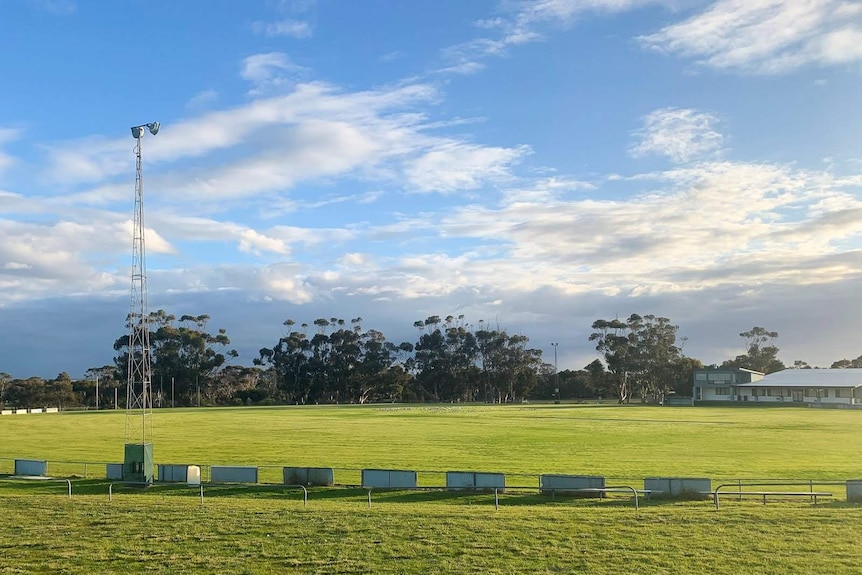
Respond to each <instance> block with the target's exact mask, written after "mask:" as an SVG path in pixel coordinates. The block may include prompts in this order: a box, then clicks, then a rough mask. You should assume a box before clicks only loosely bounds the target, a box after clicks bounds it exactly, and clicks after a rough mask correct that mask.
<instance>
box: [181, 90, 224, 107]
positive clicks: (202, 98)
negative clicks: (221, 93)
mask: <svg viewBox="0 0 862 575" xmlns="http://www.w3.org/2000/svg"><path fill="white" fill-rule="evenodd" d="M217 100H218V92H216V91H215V90H212V89H210V90H204V91H202V92H198V93H197V94H195V95H194V96H192V98H191V99H190V100H189V101H188V103H187V104H186V108H188V109H191V110H199V109H201V108H207V107H209V106H211V105H213V104H214V103H215V102H216V101H217Z"/></svg>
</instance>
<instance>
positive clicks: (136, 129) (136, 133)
mask: <svg viewBox="0 0 862 575" xmlns="http://www.w3.org/2000/svg"><path fill="white" fill-rule="evenodd" d="M141 128H143V126H133V127H132V137H133V138H135V139H136V140H137V139H138V138H140V137H141V136H143V135H144V134H143V132H144V131H143V130H142V129H141Z"/></svg>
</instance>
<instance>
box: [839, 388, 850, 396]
mask: <svg viewBox="0 0 862 575" xmlns="http://www.w3.org/2000/svg"><path fill="white" fill-rule="evenodd" d="M848 391H850V390H849V389H841V388H840V387H836V388H835V397H850V394H849V393H847V392H848Z"/></svg>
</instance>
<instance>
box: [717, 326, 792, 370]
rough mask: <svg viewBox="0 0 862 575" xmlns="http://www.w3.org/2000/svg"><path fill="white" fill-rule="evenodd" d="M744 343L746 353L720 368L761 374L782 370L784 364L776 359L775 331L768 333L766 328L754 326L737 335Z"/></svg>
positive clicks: (776, 337)
mask: <svg viewBox="0 0 862 575" xmlns="http://www.w3.org/2000/svg"><path fill="white" fill-rule="evenodd" d="M739 337H741V338H742V339H743V341H745V349H746V353H745V354H743V355H737V356H736V358H734V359H729V360H727V361H725V362H724V363H722V364H721V366H722V367H737V368H744V369H750V370H753V371H759V372H761V373H774V372H776V371H781V370H782V369H784V367H785V366H784V363H782V362H781V360H779V359H778V346H776V345H775V340H776V339H778V332H777V331H769V330H767V329H766V328H763V327H758V326H754V327H753V328H751V330H749V331H744V332H742V333H740V334H739Z"/></svg>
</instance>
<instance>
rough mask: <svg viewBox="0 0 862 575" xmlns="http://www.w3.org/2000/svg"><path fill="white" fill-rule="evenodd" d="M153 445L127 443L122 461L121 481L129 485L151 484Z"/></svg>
mask: <svg viewBox="0 0 862 575" xmlns="http://www.w3.org/2000/svg"><path fill="white" fill-rule="evenodd" d="M153 467H154V466H153V444H152V443H127V444H126V456H125V458H124V459H123V481H128V482H130V483H152V482H153V479H154V474H153Z"/></svg>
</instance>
